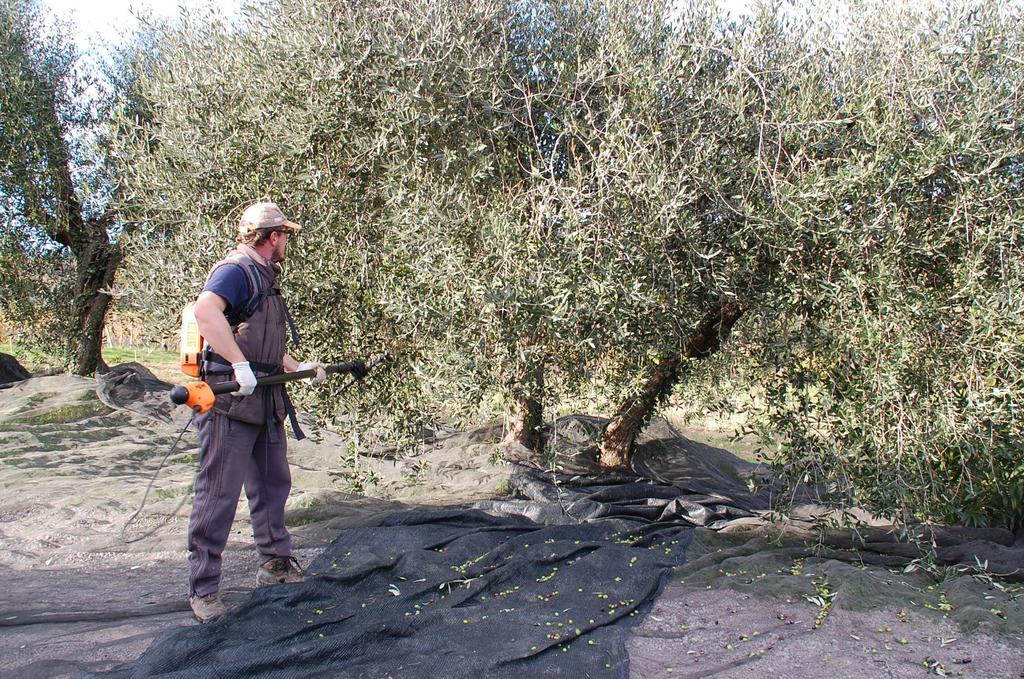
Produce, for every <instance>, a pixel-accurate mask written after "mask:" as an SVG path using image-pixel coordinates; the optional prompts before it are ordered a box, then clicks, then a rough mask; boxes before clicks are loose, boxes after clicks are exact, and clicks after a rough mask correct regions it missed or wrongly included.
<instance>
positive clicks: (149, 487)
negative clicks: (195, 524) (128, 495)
mask: <svg viewBox="0 0 1024 679" xmlns="http://www.w3.org/2000/svg"><path fill="white" fill-rule="evenodd" d="M194 419H195V413H193V414H192V417H190V418H188V422H186V423H185V428H184V429H182V430H181V433H180V434H178V438H176V439H175V440H174V443H172V444H171V448H170V450H168V451H167V454H166V455H164V459H162V460H160V464H159V465H157V468H156V471H155V472H153V478H151V479H150V480H149V485H147V486H146V492H145V493H143V495H142V503H141V504H139V508H138V509H136V510H135V513H134V514H132V515H131V516H129V517H128V520H127V521H125V522H124V525H123V526H121V542H123V543H124V544H126V545H130V544H132V543H133V542H138V541H139V540H145V539H146V538H148V537H149V536H151V535H153V534H154V533H156V532H157V531H158V530H160V529H161V528H163V527H164V526H166V525H167V524H168V523H170V522H171V519H173V518H174V517H175V516H177V515H178V512H180V511H181V508H182V507H184V506H185V502H186V501H188V499H189V497H191V495H192V492H191V491H192V490H193V489H194V488H195V476H193V477H192V486H191V487H190V489H189V492H188V493H185V495H184V497H182V498H181V502H179V503H178V506H177V507H175V508H174V511H173V512H171V513H170V515H168V516H167V518H165V519H164V520H163V521H161V522H160V523H159V524H157V525H156V526H153V527H152V528H151V529H149V530H148V531H146V532H145V533H143V534H142V535H140V536H138V537H134V538H131V539H129V538H127V537H126V536H125V531H127V530H128V526H129V525H131V523H132V521H134V520H135V517H137V516H138V515H139V513H140V512H141V511H142V508H143V507H145V506H146V498H148V497H149V491H151V490H152V489H153V484H154V483H156V479H157V476H159V475H160V472H161V471H162V470H163V468H164V464H166V463H167V459H168V458H169V457H170V456H171V455H172V454H174V450H175V448H177V447H178V443H180V442H181V437H182V436H184V435H185V432H186V431H188V428H189V427H190V426H192V421H193V420H194ZM198 474H199V466H198V465H196V475H198Z"/></svg>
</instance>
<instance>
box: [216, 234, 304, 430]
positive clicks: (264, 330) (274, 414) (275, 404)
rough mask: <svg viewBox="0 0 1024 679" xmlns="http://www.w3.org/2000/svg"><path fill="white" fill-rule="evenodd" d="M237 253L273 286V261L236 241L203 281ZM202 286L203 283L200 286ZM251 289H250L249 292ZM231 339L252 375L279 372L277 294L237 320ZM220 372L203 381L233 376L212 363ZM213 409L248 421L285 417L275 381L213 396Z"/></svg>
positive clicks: (281, 329) (281, 335) (281, 310)
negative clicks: (244, 393) (242, 391)
mask: <svg viewBox="0 0 1024 679" xmlns="http://www.w3.org/2000/svg"><path fill="white" fill-rule="evenodd" d="M238 254H241V255H244V256H245V257H247V258H249V259H250V260H251V261H252V262H253V263H255V264H256V268H257V269H258V270H259V272H260V275H261V276H263V278H264V284H265V285H266V286H267V287H268V288H276V287H277V274H278V272H279V271H280V268H279V267H278V266H277V264H273V263H269V262H267V261H266V260H264V259H263V258H262V257H260V255H259V254H257V253H256V251H255V250H253V249H252V248H251V247H249V246H247V245H239V246H238V248H236V249H235V250H234V251H233V252H232V253H230V254H229V255H228V256H227V257H226V258H224V259H223V260H221V261H220V262H217V263H216V264H214V265H213V267H212V268H211V269H210V274H208V275H207V281H208V280H209V277H210V275H212V274H213V272H214V271H215V270H217V269H218V268H219V267H221V266H227V265H235V266H237V265H238V264H237V262H236V261H235V260H234V259H232V257H234V256H236V255H238ZM204 287H205V286H204ZM251 293H252V291H251V290H250V294H251ZM234 333H235V342H236V343H237V344H238V348H239V349H241V350H242V355H243V356H245V359H246V360H247V361H249V363H250V365H252V368H253V372H254V373H255V374H256V377H263V376H264V375H269V374H273V373H276V372H283V371H284V367H283V361H284V354H285V351H286V343H287V339H288V327H287V312H286V311H285V305H284V299H283V298H282V297H281V295H279V294H276V295H269V296H267V298H266V299H264V300H263V303H262V304H260V306H259V308H258V309H256V313H254V314H253V315H252V316H250V317H249V319H248V320H246V321H243V322H241V323H239V324H238V325H237V326H235V328H234ZM256 364H261V366H263V367H265V368H269V367H271V366H273V367H274V368H276V369H264V370H258V369H257V365H256ZM216 367H217V368H218V369H220V370H226V374H224V373H223V372H220V371H218V372H212V371H211V372H209V373H208V374H207V376H206V382H207V384H210V385H213V384H217V383H219V382H228V381H230V380H233V379H234V375H233V374H232V373H231V370H230V366H228V367H227V368H224V367H223V366H220V365H217V366H216ZM213 409H214V410H215V411H217V412H219V413H223V414H224V415H227V416H228V417H230V418H232V419H235V420H240V421H242V422H248V423H249V424H264V423H266V422H268V420H270V419H274V420H276V421H278V422H283V421H284V418H285V401H284V385H282V384H276V385H273V386H269V387H256V391H254V392H253V393H252V395H250V396H231V395H230V394H223V395H220V396H217V400H216V402H215V403H214V406H213Z"/></svg>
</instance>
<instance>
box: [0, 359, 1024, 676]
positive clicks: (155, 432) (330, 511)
mask: <svg viewBox="0 0 1024 679" xmlns="http://www.w3.org/2000/svg"><path fill="white" fill-rule="evenodd" d="M187 420H188V415H187V413H185V412H183V411H182V410H177V411H175V410H171V409H170V408H166V409H163V410H161V409H148V410H147V409H137V410H136V411H135V412H132V411H130V410H124V409H119V408H112V407H110V405H108V404H105V403H104V402H103V401H101V400H100V399H99V398H97V390H96V382H95V381H94V380H91V379H85V378H78V377H72V376H53V377H40V378H33V379H30V380H26V381H25V382H22V383H19V384H17V385H15V386H14V387H12V388H9V389H4V390H0V566H2V567H3V571H4V573H5V576H6V577H5V584H6V586H5V587H4V588H2V589H0V628H2V630H0V657H3V659H4V662H3V663H2V664H0V677H57V676H71V675H72V674H73V673H74V672H76V671H78V670H86V671H101V670H103V669H106V668H109V667H112V666H114V665H117V664H120V663H124V662H130V661H131V660H132V659H133V658H135V657H137V656H138V655H139V654H140V653H141V652H142V651H143V650H144V649H145V648H146V647H147V646H148V645H149V643H150V642H151V641H152V639H153V638H154V637H155V636H156V635H158V634H160V633H161V632H163V631H165V630H170V629H174V628H177V627H179V626H182V625H192V624H195V623H194V622H193V620H192V618H191V616H190V612H189V610H188V603H187V600H186V592H187V583H186V577H185V576H186V572H185V557H186V550H185V533H186V528H187V514H188V509H189V507H188V502H187V501H186V502H185V503H184V505H183V506H180V508H179V505H181V503H182V499H183V498H186V499H187V497H188V494H189V487H190V484H191V480H192V475H193V467H194V464H195V460H196V454H197V448H196V446H197V443H196V437H195V435H194V434H193V433H191V432H188V433H186V434H185V435H184V436H183V437H182V439H181V442H180V444H179V446H178V448H177V450H176V451H175V452H174V453H173V454H172V455H171V456H170V457H169V458H168V459H167V461H166V463H165V464H164V466H163V469H162V470H161V472H160V476H159V478H158V479H157V481H156V482H155V483H154V485H153V488H152V491H151V492H150V495H149V497H148V499H147V501H146V506H145V508H144V509H143V511H142V512H141V513H140V515H139V518H138V519H137V520H136V521H135V522H134V523H133V524H132V525H130V526H128V527H127V529H125V528H124V525H125V521H126V520H127V519H128V517H129V516H131V515H132V513H133V512H134V511H135V510H136V509H137V508H138V507H139V505H140V503H141V502H142V499H143V495H144V494H145V492H146V489H147V484H148V483H149V481H150V478H151V476H152V474H153V472H154V471H155V470H156V468H157V467H158V466H159V465H160V463H161V460H162V458H163V457H164V456H165V455H166V453H167V451H168V449H169V448H170V447H171V445H172V444H173V443H174V441H175V439H176V437H177V435H178V433H179V432H180V431H181V430H182V428H183V427H184V425H185V423H186V422H187ZM497 433H498V432H496V431H495V430H494V429H493V428H491V429H488V428H483V429H480V430H475V431H473V432H468V433H463V434H458V435H453V436H451V437H447V438H445V439H444V440H439V441H436V442H434V443H432V444H428V445H425V446H424V447H423V449H422V450H421V453H420V455H418V456H414V457H410V458H405V459H401V460H390V459H384V458H369V457H360V458H358V459H353V458H351V456H349V455H348V454H346V453H343V452H340V451H344V450H347V448H346V446H345V445H344V444H345V442H344V441H342V440H341V439H340V438H339V437H337V436H336V435H334V434H331V433H330V432H324V431H321V432H318V433H317V434H316V435H315V436H312V437H311V439H313V440H306V441H303V442H297V443H296V442H292V443H291V445H290V459H291V462H292V472H293V488H294V490H293V493H292V497H291V499H290V500H289V504H288V512H287V517H288V518H287V520H288V524H289V526H290V527H291V529H292V532H293V535H294V540H295V544H296V546H297V548H298V549H299V551H298V555H299V557H300V559H301V560H302V561H304V562H308V561H309V560H310V559H312V558H313V557H315V555H316V554H318V553H319V551H320V550H321V549H322V548H323V546H324V545H326V544H327V543H329V542H330V540H331V539H332V538H333V537H334V536H335V535H336V534H337V532H338V531H339V530H342V529H344V528H346V527H351V526H364V525H372V524H373V523H374V522H376V521H377V520H378V519H379V518H380V517H382V516H383V515H384V514H387V513H389V512H392V511H395V510H400V509H402V508H404V507H409V506H414V505H416V506H418V505H451V504H458V503H469V502H472V501H475V500H482V499H487V498H494V497H496V496H499V495H501V494H502V493H503V492H505V490H506V489H507V487H508V478H509V465H508V464H507V463H505V462H503V460H502V455H501V449H500V447H499V445H498V441H497V439H498V436H497ZM688 433H690V432H688ZM688 445H689V444H688ZM684 448H685V449H686V450H693V451H701V450H704V449H703V448H702V447H701V446H699V445H697V444H693V445H689V447H685V446H684ZM707 450H710V449H707ZM705 452H706V451H705ZM715 455H716V456H719V457H721V459H725V456H727V455H728V454H727V453H725V452H724V451H715ZM673 464H675V465H676V468H685V467H686V465H685V464H684V465H682V467H680V466H679V464H678V460H677V461H674V462H673ZM356 490H361V492H360V493H357V492H355V491H356ZM150 530H152V531H153V534H152V535H149V536H147V537H141V539H137V538H140V536H142V535H143V534H144V533H145V532H147V531H150ZM122 532H123V534H122ZM249 535H250V531H249V524H248V511H247V508H246V506H245V503H244V501H240V503H239V510H238V514H237V519H236V525H235V527H234V530H233V533H232V538H231V541H230V543H229V547H228V550H227V552H226V554H225V564H224V583H223V592H224V593H225V595H226V599H227V600H228V602H229V603H238V602H241V601H244V600H245V599H246V598H247V597H248V595H249V593H250V592H251V591H252V589H253V587H254V586H255V581H254V577H253V575H254V571H255V567H256V562H255V555H254V552H253V550H252V548H251V545H250V537H249ZM780 535H781V534H780V533H779V532H778V531H774V530H773V529H772V528H771V526H769V525H767V524H766V523H765V522H747V523H746V524H744V523H742V522H740V523H737V525H736V526H734V527H730V528H729V529H727V530H725V531H719V532H713V531H710V530H706V529H698V533H697V538H696V540H695V541H694V544H693V546H691V548H690V550H689V552H688V563H687V564H686V565H685V566H683V567H682V568H680V569H678V570H677V572H675V573H673V574H672V576H671V577H670V578H669V579H668V581H667V582H666V586H665V589H664V591H663V592H662V594H661V596H660V597H659V598H658V600H657V601H656V602H655V604H654V605H653V607H652V609H651V610H650V611H649V612H648V613H647V615H646V617H645V618H644V619H643V621H642V623H641V624H640V625H639V626H637V627H635V628H634V629H633V631H632V632H631V634H630V635H629V638H628V641H627V648H628V650H629V654H630V668H631V676H634V677H657V676H671V677H680V676H682V677H753V676H759V677H760V676H792V677H830V678H833V677H845V676H879V677H918V676H929V675H939V676H964V677H1014V678H1019V677H1024V592H1022V590H1021V588H1020V585H1013V584H1009V583H1004V582H1001V581H999V580H998V579H995V580H993V579H992V578H991V577H988V576H987V575H985V574H984V573H980V572H975V571H970V570H968V569H964V568H959V569H958V568H954V567H948V566H947V567H943V568H935V569H932V572H931V573H925V572H923V571H922V570H921V569H917V570H911V571H910V572H906V573H904V572H902V571H903V570H904V569H903V568H895V569H894V568H886V567H884V566H879V565H867V564H866V563H858V562H857V559H856V558H855V555H854V557H853V558H851V555H850V554H849V553H844V554H839V553H838V552H837V551H835V550H832V551H831V552H830V551H829V550H828V549H824V550H822V549H815V545H813V544H808V543H807V542H806V541H801V540H796V539H794V538H792V537H785V538H783V537H781V536H780ZM125 538H127V539H128V540H136V541H134V542H126V541H125ZM1011 539H1012V536H1011ZM1003 549H1004V552H1002V553H1005V554H1010V555H1011V557H1010V558H1011V559H1012V558H1014V557H1013V556H1012V555H1015V554H1017V553H1018V551H1020V553H1024V535H1021V534H1018V536H1017V537H1016V544H1014V545H1009V546H1005V547H1004V548H1003ZM1007 550H1009V551H1007ZM1013 550H1018V551H1013ZM833 556H841V557H842V558H832V557H833ZM1021 567H1024V562H1022V563H1021Z"/></svg>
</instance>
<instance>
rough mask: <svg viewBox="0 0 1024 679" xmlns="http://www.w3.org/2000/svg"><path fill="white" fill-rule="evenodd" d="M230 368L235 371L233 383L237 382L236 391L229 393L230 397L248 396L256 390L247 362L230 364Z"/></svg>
mask: <svg viewBox="0 0 1024 679" xmlns="http://www.w3.org/2000/svg"><path fill="white" fill-rule="evenodd" d="M231 368H232V369H233V370H234V371H235V382H238V391H233V392H231V395H232V396H248V395H249V394H251V393H252V392H253V391H254V390H255V389H256V376H255V375H253V374H252V368H250V367H249V361H239V362H238V363H232V364H231Z"/></svg>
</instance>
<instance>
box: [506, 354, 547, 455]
mask: <svg viewBox="0 0 1024 679" xmlns="http://www.w3.org/2000/svg"><path fill="white" fill-rule="evenodd" d="M543 394H544V366H543V365H539V366H535V367H533V368H529V369H527V370H525V371H524V373H523V379H522V380H521V381H520V382H519V383H518V384H516V385H515V386H514V387H513V388H512V404H511V405H510V407H509V413H508V426H507V428H506V433H505V441H506V442H513V441H514V442H516V443H519V444H521V445H523V446H524V447H526V448H527V449H528V450H532V451H533V452H535V453H539V452H540V450H541V445H542V443H543V437H542V436H541V432H542V428H543V425H544V403H543V401H542V398H543Z"/></svg>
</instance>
